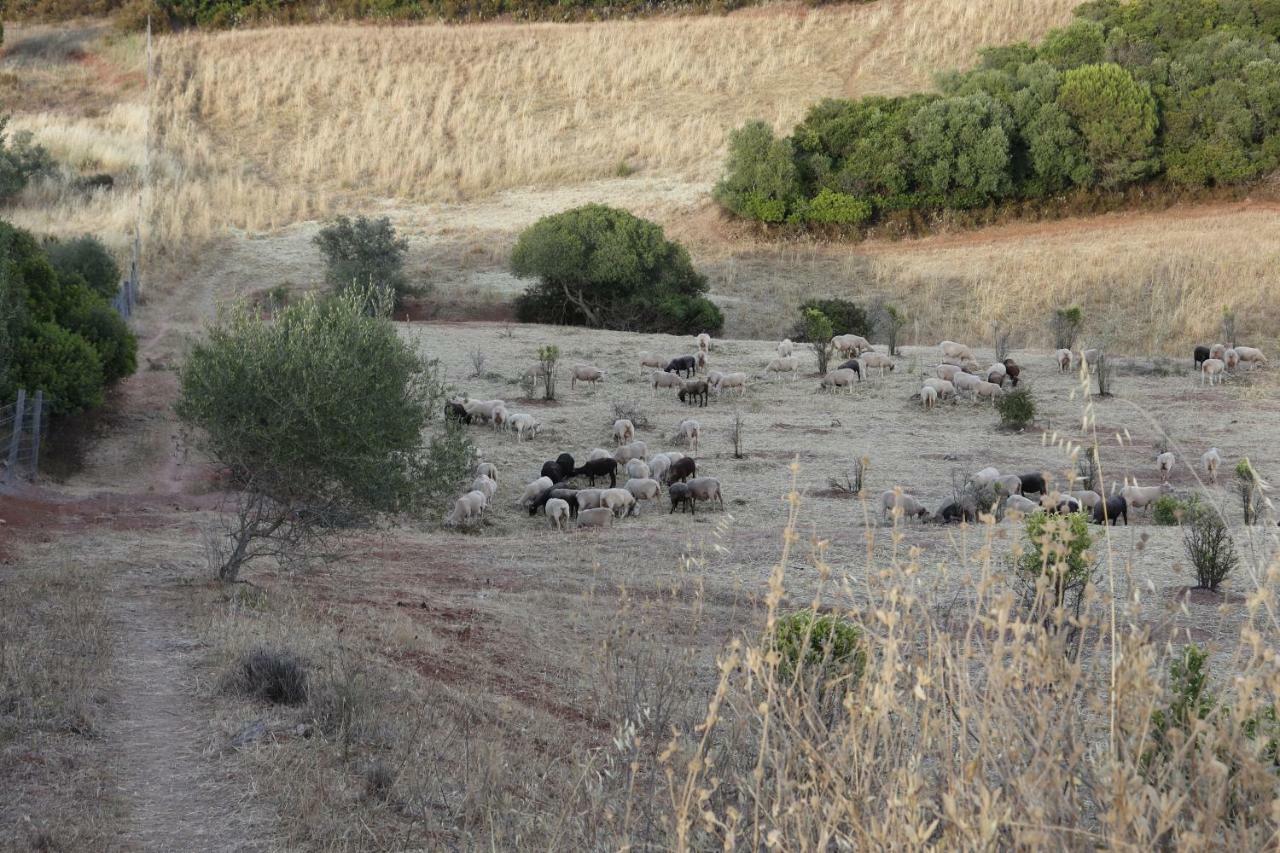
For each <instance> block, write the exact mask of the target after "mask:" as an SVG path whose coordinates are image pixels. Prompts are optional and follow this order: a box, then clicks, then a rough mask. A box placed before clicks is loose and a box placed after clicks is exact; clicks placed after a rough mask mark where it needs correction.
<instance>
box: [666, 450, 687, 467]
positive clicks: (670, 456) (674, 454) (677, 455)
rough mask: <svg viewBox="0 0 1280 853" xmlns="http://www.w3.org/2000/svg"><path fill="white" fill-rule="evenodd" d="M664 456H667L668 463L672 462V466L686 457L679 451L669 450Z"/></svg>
mask: <svg viewBox="0 0 1280 853" xmlns="http://www.w3.org/2000/svg"><path fill="white" fill-rule="evenodd" d="M662 455H663V456H665V457H667V461H668V462H670V463H672V464H675V462H676V461H677V460H679V459H683V458H684V456H685V455H684V454H683V453H681V452H680V451H679V450H668V451H667V452H666V453H664V454H662Z"/></svg>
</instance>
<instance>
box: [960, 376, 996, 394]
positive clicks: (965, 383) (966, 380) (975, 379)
mask: <svg viewBox="0 0 1280 853" xmlns="http://www.w3.org/2000/svg"><path fill="white" fill-rule="evenodd" d="M951 384H952V385H954V386H956V390H957V391H974V392H976V391H977V389H978V386H979V385H989V384H991V383H989V382H987V381H986V380H984V379H983V378H982V377H981V376H974V375H973V374H972V373H963V372H962V373H957V374H956V375H955V377H954V378H952V380H951Z"/></svg>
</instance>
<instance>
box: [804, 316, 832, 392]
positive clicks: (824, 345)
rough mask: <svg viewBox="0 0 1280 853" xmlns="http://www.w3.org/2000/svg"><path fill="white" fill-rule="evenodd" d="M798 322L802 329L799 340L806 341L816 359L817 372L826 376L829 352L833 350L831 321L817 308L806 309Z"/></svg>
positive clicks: (829, 357) (829, 358)
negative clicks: (801, 335)
mask: <svg viewBox="0 0 1280 853" xmlns="http://www.w3.org/2000/svg"><path fill="white" fill-rule="evenodd" d="M800 322H801V325H802V327H803V328H804V337H803V338H801V340H805V341H808V342H809V346H811V347H813V353H814V355H816V356H817V357H818V372H819V373H821V374H822V375H823V376H826V375H827V363H828V362H829V361H830V360H831V351H832V349H834V347H833V346H832V344H831V337H832V335H831V319H830V318H829V317H827V315H826V314H823V313H822V312H821V311H819V310H818V309H817V308H806V309H804V316H803V317H802V318H801V320H800Z"/></svg>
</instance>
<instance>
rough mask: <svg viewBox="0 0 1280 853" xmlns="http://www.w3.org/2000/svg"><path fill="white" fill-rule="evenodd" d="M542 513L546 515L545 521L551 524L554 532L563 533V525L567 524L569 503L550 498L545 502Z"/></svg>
mask: <svg viewBox="0 0 1280 853" xmlns="http://www.w3.org/2000/svg"><path fill="white" fill-rule="evenodd" d="M543 511H544V512H546V514H547V520H548V521H550V522H551V526H552V527H554V528H555V529H556V530H560V531H563V530H564V529H565V525H567V524H568V522H569V502H568V501H566V500H562V499H561V498H551V499H550V500H548V501H547V504H546V506H545V507H544V508H543Z"/></svg>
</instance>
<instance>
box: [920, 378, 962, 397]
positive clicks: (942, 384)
mask: <svg viewBox="0 0 1280 853" xmlns="http://www.w3.org/2000/svg"><path fill="white" fill-rule="evenodd" d="M924 387H926V388H932V389H933V390H934V392H935V393H937V395H938V398H939V399H941V400H945V399H947V398H948V397H955V395H956V386H955V384H954V383H952V382H948V381H947V380H946V379H934V378H932V377H930V378H928V379H926V380H925V381H924Z"/></svg>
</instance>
